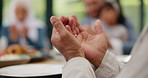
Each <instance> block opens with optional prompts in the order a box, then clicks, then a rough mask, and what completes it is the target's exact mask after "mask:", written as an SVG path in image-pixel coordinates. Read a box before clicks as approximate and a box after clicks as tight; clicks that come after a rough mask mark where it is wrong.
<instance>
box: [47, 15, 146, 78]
mask: <svg viewBox="0 0 148 78" xmlns="http://www.w3.org/2000/svg"><path fill="white" fill-rule="evenodd" d="M50 20H51V23H52V24H53V26H54V29H53V33H52V38H51V41H52V43H53V44H54V46H55V47H56V48H57V49H58V50H59V51H60V52H61V53H62V54H63V55H64V57H65V59H66V60H67V63H66V64H65V66H64V67H63V70H62V78H147V77H148V74H147V72H148V67H147V64H148V57H147V54H148V52H147V50H148V48H147V46H148V43H147V40H148V27H146V28H145V29H144V31H143V32H142V34H141V36H140V38H139V39H138V41H137V43H136V45H135V46H134V49H133V50H132V54H131V55H132V58H131V60H130V61H129V62H128V63H127V64H126V65H125V63H123V62H120V61H119V60H118V59H117V57H116V56H115V55H114V54H112V53H110V52H109V51H108V50H107V38H106V35H105V33H104V31H103V30H102V25H101V22H100V21H99V20H97V21H96V22H95V24H94V29H95V33H96V34H93V35H92V34H89V33H88V32H86V31H85V30H84V29H83V28H82V27H81V26H80V24H79V22H78V19H77V17H76V16H72V20H71V19H67V18H63V17H62V18H60V19H59V18H57V17H55V16H53V17H51V19H50ZM67 20H69V21H70V23H66V24H65V22H67ZM96 42H97V43H96Z"/></svg>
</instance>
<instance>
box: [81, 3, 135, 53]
mask: <svg viewBox="0 0 148 78" xmlns="http://www.w3.org/2000/svg"><path fill="white" fill-rule="evenodd" d="M106 1H110V2H113V3H117V4H118V5H119V8H120V12H119V18H118V22H119V23H120V24H123V25H124V26H125V27H126V28H127V30H128V37H129V38H128V40H127V41H125V42H123V51H124V54H130V51H131V49H132V47H133V45H134V44H135V41H136V39H137V33H136V31H135V30H134V26H133V24H132V22H131V20H130V19H129V18H128V17H127V16H125V15H124V14H123V11H122V7H121V4H120V3H118V2H117V0H83V2H84V5H85V7H86V17H85V18H84V19H83V20H82V21H81V25H82V26H84V27H86V26H89V27H90V28H92V29H93V28H94V27H93V26H94V23H95V21H96V19H98V17H99V10H100V8H101V6H102V5H103V4H104V3H105V2H106Z"/></svg>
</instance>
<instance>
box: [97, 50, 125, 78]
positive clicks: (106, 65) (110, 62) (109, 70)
mask: <svg viewBox="0 0 148 78" xmlns="http://www.w3.org/2000/svg"><path fill="white" fill-rule="evenodd" d="M123 66H124V63H122V62H119V61H118V59H117V58H116V56H115V55H113V54H112V53H111V52H109V51H107V52H106V54H105V56H104V59H103V61H102V64H101V65H100V66H99V68H98V69H97V70H96V71H95V74H96V77H97V78H115V77H116V76H117V75H118V74H119V72H120V71H121V69H122V67H123Z"/></svg>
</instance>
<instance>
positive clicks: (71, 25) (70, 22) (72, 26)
mask: <svg viewBox="0 0 148 78" xmlns="http://www.w3.org/2000/svg"><path fill="white" fill-rule="evenodd" d="M69 26H70V27H71V30H72V31H73V30H74V21H73V19H72V18H71V19H70V20H69Z"/></svg>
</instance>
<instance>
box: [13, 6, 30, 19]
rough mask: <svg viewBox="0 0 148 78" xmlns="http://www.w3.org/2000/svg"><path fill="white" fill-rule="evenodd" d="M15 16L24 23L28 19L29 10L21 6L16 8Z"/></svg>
mask: <svg viewBox="0 0 148 78" xmlns="http://www.w3.org/2000/svg"><path fill="white" fill-rule="evenodd" d="M15 14H16V18H17V19H18V20H19V21H21V22H22V21H24V20H25V19H26V17H27V10H26V8H25V7H22V6H19V7H16V9H15Z"/></svg>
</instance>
